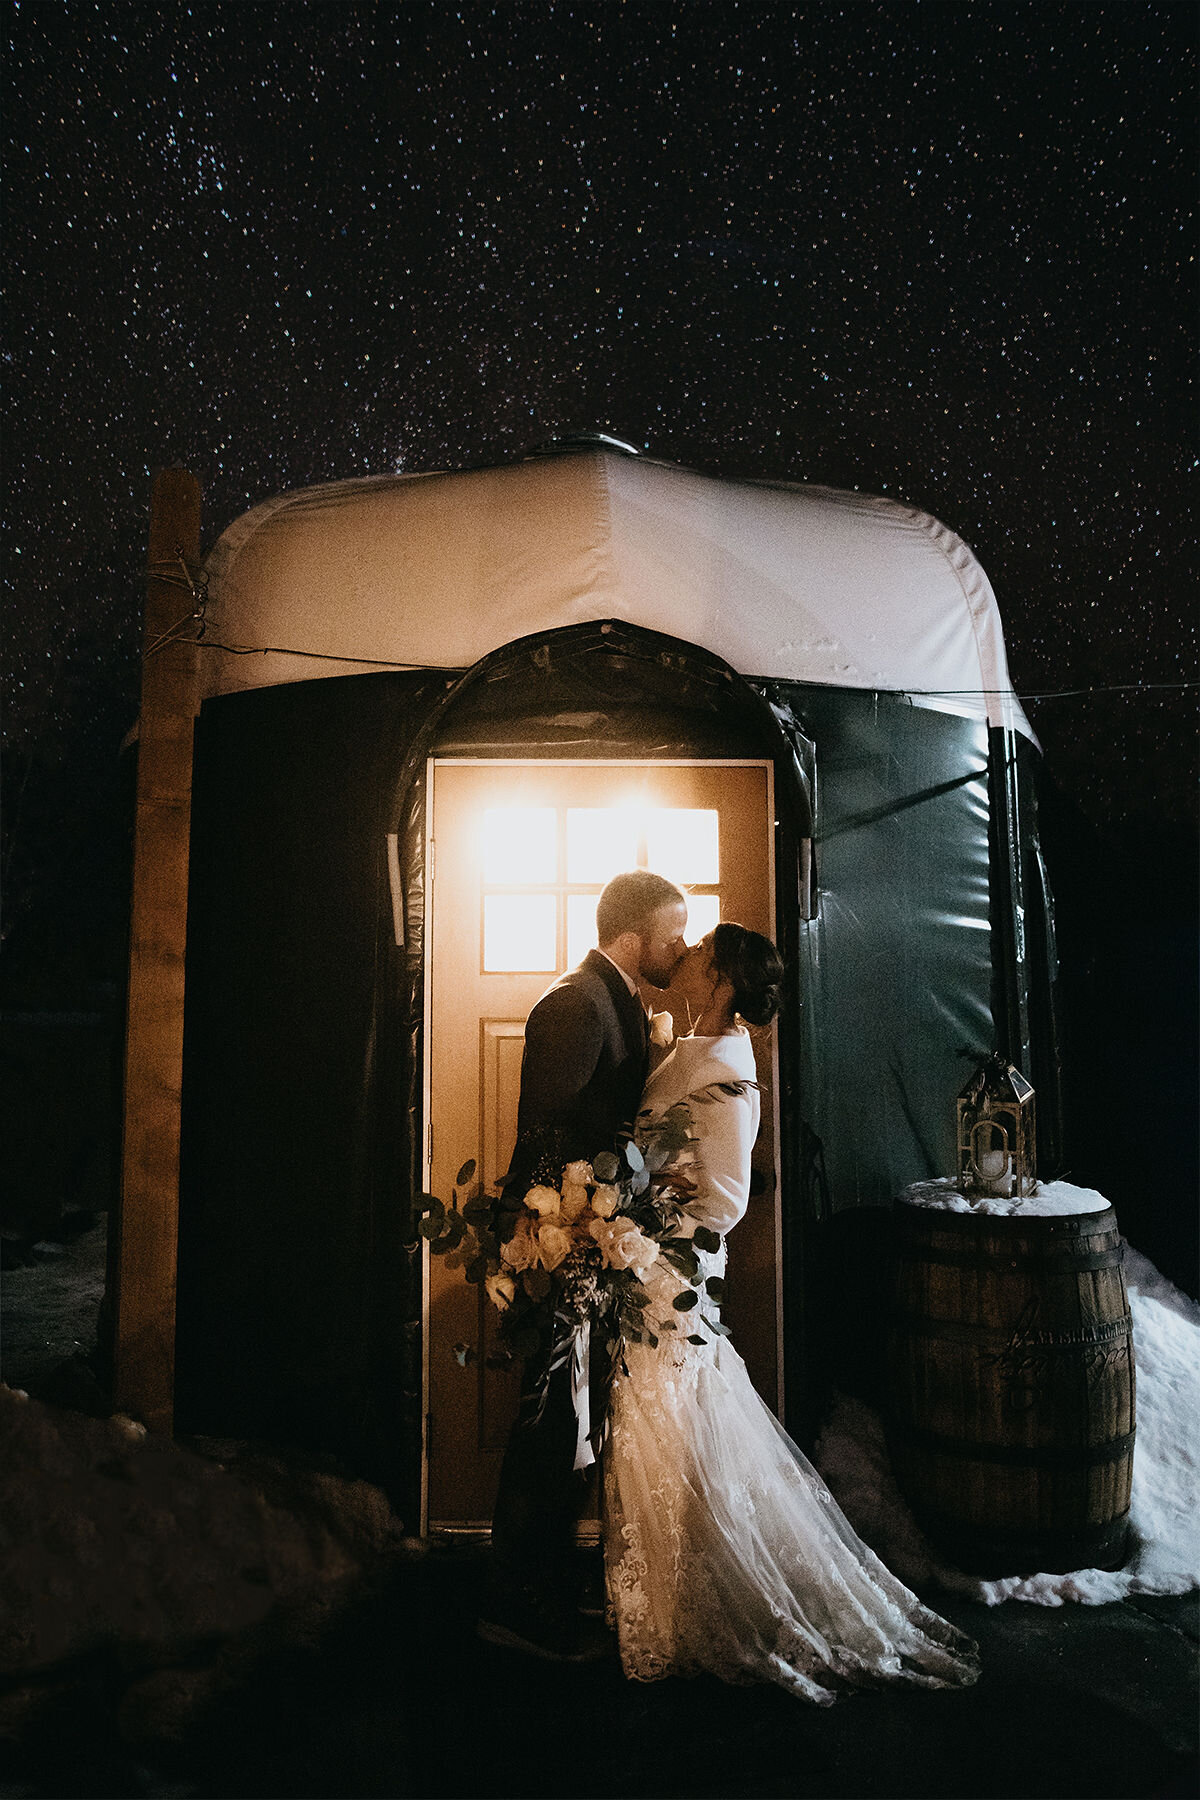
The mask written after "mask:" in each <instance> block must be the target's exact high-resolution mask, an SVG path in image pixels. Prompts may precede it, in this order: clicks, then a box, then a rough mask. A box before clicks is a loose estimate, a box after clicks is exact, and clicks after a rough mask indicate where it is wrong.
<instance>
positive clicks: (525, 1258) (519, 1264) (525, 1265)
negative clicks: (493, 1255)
mask: <svg viewBox="0 0 1200 1800" xmlns="http://www.w3.org/2000/svg"><path fill="white" fill-rule="evenodd" d="M500 1261H501V1262H502V1263H507V1265H508V1267H509V1268H510V1269H516V1270H517V1271H518V1273H519V1272H520V1271H521V1270H522V1269H532V1267H533V1265H534V1264H535V1263H536V1261H537V1244H536V1242H535V1241H534V1236H533V1228H532V1225H531V1223H530V1220H529V1216H528V1214H526V1215H524V1216H523V1217H522V1218H521V1219H520V1220H519V1221H518V1224H517V1229H516V1230H515V1231H514V1232H513V1234H512V1236H511V1237H510V1238H509V1240H508V1242H507V1244H501V1246H500Z"/></svg>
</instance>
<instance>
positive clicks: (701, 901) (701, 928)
mask: <svg viewBox="0 0 1200 1800" xmlns="http://www.w3.org/2000/svg"><path fill="white" fill-rule="evenodd" d="M687 909H688V920H687V930H686V931H685V932H684V934H683V935H684V938H685V939H686V941H687V942H688V943H689V944H698V943H699V942H700V939H701V938H702V937H703V936H704V934H705V932H706V931H711V930H712V928H713V926H714V925H719V924H720V922H721V900H720V896H719V895H718V894H689V895H688V897H687Z"/></svg>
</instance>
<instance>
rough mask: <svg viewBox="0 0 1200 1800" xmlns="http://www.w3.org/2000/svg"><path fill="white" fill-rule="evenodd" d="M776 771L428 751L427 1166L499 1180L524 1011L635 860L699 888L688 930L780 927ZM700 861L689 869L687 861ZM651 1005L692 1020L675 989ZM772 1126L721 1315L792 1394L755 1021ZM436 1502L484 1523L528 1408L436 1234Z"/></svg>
mask: <svg viewBox="0 0 1200 1800" xmlns="http://www.w3.org/2000/svg"><path fill="white" fill-rule="evenodd" d="M770 776H771V770H770V767H769V765H767V764H764V763H712V762H706V763H678V762H676V763H666V762H664V763H639V764H631V763H566V762H553V763H524V762H517V761H505V762H487V761H477V762H476V761H457V760H455V761H451V760H448V759H447V760H445V761H435V762H434V763H433V765H432V766H431V770H430V784H429V792H430V821H431V824H430V854H429V859H428V866H429V869H430V885H431V888H432V892H431V894H430V896H429V901H428V915H427V916H428V917H429V919H430V933H429V956H428V964H427V967H428V985H427V1000H426V1024H427V1044H428V1051H427V1069H428V1080H429V1087H428V1106H427V1119H428V1133H429V1136H428V1143H427V1180H428V1185H429V1187H430V1189H431V1190H432V1192H434V1193H436V1194H440V1195H442V1196H443V1197H444V1198H447V1199H448V1198H449V1195H450V1188H451V1185H452V1183H453V1179H454V1174H455V1171H456V1170H457V1169H458V1168H459V1166H460V1165H461V1164H462V1163H463V1162H465V1161H466V1160H467V1159H468V1158H469V1157H474V1158H475V1159H476V1161H477V1163H478V1165H479V1170H480V1174H481V1177H482V1179H483V1181H484V1182H485V1184H486V1185H487V1186H488V1188H489V1189H490V1188H491V1187H492V1185H493V1184H494V1183H495V1182H496V1180H497V1179H498V1177H499V1176H501V1175H502V1174H503V1173H504V1171H505V1169H506V1168H507V1167H508V1162H509V1159H510V1157H511V1154H512V1149H513V1143H514V1139H515V1135H516V1116H517V1098H518V1093H519V1087H520V1068H521V1053H522V1048H523V1041H524V1039H523V1033H524V1021H525V1019H526V1017H527V1016H528V1014H529V1012H530V1009H531V1008H532V1007H533V1005H534V1002H535V1001H536V1000H537V999H538V997H539V996H540V995H541V994H542V993H543V992H544V991H545V989H546V988H547V986H548V985H549V983H550V981H551V980H552V979H553V978H554V975H555V974H557V973H558V972H560V971H561V970H562V969H564V968H566V967H568V966H571V965H573V964H574V963H575V962H577V961H578V960H579V958H580V957H581V956H582V955H583V954H584V952H585V951H586V949H587V948H588V947H589V945H590V943H594V942H595V918H594V913H595V900H596V897H597V896H598V894H599V892H600V888H601V887H602V886H603V883H604V882H605V881H606V880H607V879H608V877H609V876H610V875H612V874H615V873H616V872H617V871H618V870H619V869H621V868H628V867H633V866H637V865H638V864H641V865H642V866H646V867H652V868H656V869H658V871H659V872H660V873H662V874H664V875H667V876H668V877H670V878H671V879H674V880H680V881H681V885H684V886H686V887H688V888H689V930H688V938H689V941H694V940H695V939H696V938H698V937H700V936H702V935H703V932H704V931H705V930H706V929H707V928H708V926H709V924H711V923H712V922H714V921H715V919H716V918H717V917H723V918H733V919H737V920H739V921H740V922H741V923H743V924H745V925H747V926H750V927H751V928H752V929H754V930H758V931H766V932H769V931H770V929H771V924H772V920H771V897H772V871H771V866H770V857H771V847H772V839H773V832H772V805H771V798H772V797H771V787H770ZM689 876H690V877H691V879H690V880H688V879H687V877H689ZM643 998H644V999H645V1001H646V1002H647V1004H649V1005H651V1006H652V1007H653V1008H654V1010H655V1011H662V1010H663V1009H664V1008H666V1009H667V1010H669V1011H671V1012H672V1013H673V1014H674V1016H675V1028H676V1031H684V1030H686V1029H687V1028H688V1020H687V1018H686V1010H685V1009H684V1008H682V1007H676V1006H674V1005H672V998H673V997H672V995H671V994H670V992H668V993H667V994H665V995H664V994H662V993H660V992H658V991H657V990H655V989H652V988H649V987H645V988H644V990H643ZM755 1037H756V1044H755V1049H756V1056H757V1060H758V1065H759V1080H760V1082H761V1084H762V1086H763V1095H762V1101H763V1131H762V1134H761V1135H760V1139H759V1143H758V1145H757V1146H756V1149H755V1165H756V1171H757V1180H756V1184H755V1185H756V1186H760V1188H761V1191H760V1192H759V1193H758V1194H756V1196H755V1197H754V1198H753V1199H752V1200H751V1202H750V1207H749V1210H748V1212H747V1216H746V1218H745V1219H744V1220H743V1222H742V1223H741V1224H740V1225H739V1226H738V1229H737V1232H736V1235H735V1236H734V1237H733V1238H732V1240H731V1243H730V1257H729V1262H730V1267H729V1275H728V1298H727V1302H726V1307H725V1317H726V1319H727V1321H728V1322H729V1324H730V1326H731V1328H732V1330H733V1332H734V1342H735V1343H736V1344H737V1347H738V1349H739V1350H740V1352H741V1354H742V1355H743V1356H744V1357H745V1358H746V1361H747V1364H748V1366H749V1368H750V1372H751V1376H752V1378H753V1379H754V1381H755V1384H756V1386H757V1387H758V1389H759V1391H760V1393H762V1394H763V1396H764V1398H766V1400H767V1402H768V1404H769V1405H771V1406H772V1407H774V1408H775V1409H776V1410H778V1409H779V1406H780V1402H781V1396H780V1391H779V1371H780V1354H779V1352H780V1344H779V1321H780V1300H779V1256H778V1245H779V1208H778V1194H777V1183H776V1179H775V1168H776V1153H775V1128H774V1120H775V1107H774V1099H773V1084H774V1066H773V1062H774V1034H773V1033H771V1032H763V1033H756V1034H755ZM427 1264H428V1267H427V1288H426V1293H427V1303H428V1314H427V1326H426V1333H425V1344H426V1378H427V1379H426V1391H427V1424H428V1432H427V1445H426V1453H427V1479H428V1487H427V1494H428V1506H427V1516H428V1520H429V1522H430V1524H431V1525H432V1526H433V1527H434V1528H437V1527H438V1526H439V1525H455V1524H458V1525H465V1524H472V1523H473V1524H484V1523H486V1521H487V1520H488V1519H489V1518H490V1516H491V1508H492V1501H493V1497H494V1494H495V1488H496V1482H497V1480H498V1478H499V1467H500V1458H501V1453H502V1451H503V1447H504V1444H505V1442H506V1440H507V1436H508V1431H509V1427H510V1425H511V1422H512V1419H513V1417H514V1415H515V1411H516V1394H517V1377H516V1374H515V1372H513V1371H507V1370H500V1369H494V1368H489V1367H488V1358H489V1355H490V1354H491V1353H492V1352H493V1351H494V1350H495V1348H496V1344H497V1340H496V1333H495V1314H494V1311H493V1309H492V1307H491V1305H490V1303H489V1302H488V1301H487V1300H486V1299H485V1298H484V1297H483V1295H482V1294H481V1293H480V1292H479V1291H478V1290H476V1289H475V1288H473V1287H471V1286H469V1285H468V1283H467V1282H466V1281H465V1279H464V1278H463V1276H462V1273H461V1271H455V1270H447V1269H446V1268H445V1267H444V1265H443V1264H442V1263H441V1261H440V1260H439V1259H438V1258H436V1257H432V1256H429V1255H428V1252H427Z"/></svg>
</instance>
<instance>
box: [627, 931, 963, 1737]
mask: <svg viewBox="0 0 1200 1800" xmlns="http://www.w3.org/2000/svg"><path fill="white" fill-rule="evenodd" d="M781 975H782V963H781V961H780V958H779V955H778V952H777V951H776V949H775V947H774V945H773V944H772V943H771V942H770V940H769V939H767V938H764V937H761V936H760V935H759V934H758V933H757V932H753V931H747V930H746V929H745V928H744V927H743V926H741V925H734V924H721V925H718V926H717V927H716V928H715V929H714V930H713V931H711V932H710V933H709V934H708V936H707V937H705V938H704V939H703V940H702V941H701V943H699V944H698V945H696V946H695V948H694V949H693V950H691V951H689V953H688V955H687V958H686V959H685V962H684V964H683V966H682V967H681V969H680V970H679V972H678V974H677V976H676V979H675V982H674V984H673V991H674V992H676V993H680V992H681V993H682V995H683V997H684V999H685V1000H686V1001H687V1003H688V1006H689V1010H690V1012H691V1013H692V1016H693V1017H694V1018H695V1028H694V1030H693V1033H692V1035H691V1036H690V1037H682V1038H679V1039H678V1040H677V1041H676V1043H675V1046H674V1048H673V1049H672V1051H671V1052H670V1054H669V1055H668V1056H667V1057H666V1058H665V1060H664V1061H663V1062H662V1063H660V1065H659V1066H658V1068H657V1069H656V1070H655V1071H654V1073H653V1074H652V1075H651V1077H650V1080H649V1082H648V1083H647V1086H646V1090H645V1094H644V1096H643V1109H642V1113H641V1115H640V1117H641V1119H642V1120H644V1121H648V1120H650V1119H652V1118H654V1117H655V1116H657V1115H659V1114H661V1113H663V1112H665V1111H666V1110H667V1109H668V1108H669V1107H671V1106H673V1105H675V1104H676V1103H677V1102H679V1101H681V1100H686V1101H689V1107H690V1112H691V1117H692V1134H693V1140H694V1142H693V1149H692V1151H691V1152H690V1153H689V1154H690V1155H691V1156H692V1158H693V1160H694V1166H693V1167H692V1168H691V1169H690V1170H689V1174H690V1176H691V1177H692V1182H693V1184H694V1188H695V1192H694V1197H693V1198H691V1199H690V1200H689V1201H688V1203H687V1205H686V1207H685V1219H684V1223H683V1226H682V1230H683V1232H684V1233H685V1234H690V1232H691V1231H693V1230H695V1228H696V1227H697V1226H706V1227H707V1228H708V1229H709V1231H710V1232H715V1233H717V1234H720V1235H721V1236H722V1239H723V1235H724V1233H725V1232H727V1231H730V1230H731V1229H732V1228H733V1226H735V1225H736V1224H737V1222H738V1220H739V1219H740V1218H741V1217H742V1215H743V1213H744V1212H745V1210H746V1201H747V1198H748V1195H749V1186H750V1151H751V1148H752V1146H753V1144H754V1140H755V1137H756V1135H757V1132H758V1123H759V1099H758V1091H757V1088H756V1087H755V1086H754V1075H755V1064H754V1052H753V1048H752V1046H751V1042H750V1038H749V1036H748V1034H747V1032H746V1030H745V1024H744V1023H743V1021H745V1023H749V1024H752V1025H765V1024H767V1023H768V1022H769V1021H770V1020H771V1019H772V1018H773V1017H774V1015H775V1012H776V1010H777V1007H778V1002H779V981H780V978H781ZM697 1254H698V1256H699V1260H700V1264H701V1273H702V1275H703V1276H704V1277H711V1276H713V1275H720V1274H722V1273H723V1271H724V1268H725V1245H724V1242H723V1241H722V1243H721V1245H720V1247H719V1249H717V1250H716V1251H705V1250H698V1251H697ZM686 1285H687V1283H686V1282H685V1281H684V1280H683V1278H682V1277H681V1276H679V1275H678V1274H676V1272H675V1271H674V1270H673V1269H672V1268H670V1267H668V1266H666V1264H665V1263H664V1261H663V1259H661V1258H660V1259H659V1261H658V1262H657V1263H656V1264H655V1265H654V1268H653V1269H652V1270H651V1271H650V1275H649V1278H648V1280H647V1286H648V1288H649V1289H650V1309H649V1312H650V1314H653V1315H656V1316H657V1317H658V1318H659V1319H660V1320H662V1319H672V1318H673V1319H674V1320H676V1321H677V1322H679V1323H680V1324H683V1323H684V1322H685V1321H692V1320H694V1319H695V1318H696V1316H697V1314H696V1312H695V1311H693V1312H688V1313H682V1312H679V1311H676V1310H674V1309H673V1305H672V1303H673V1301H674V1299H675V1297H676V1295H677V1294H679V1293H680V1292H681V1290H682V1289H683V1288H684V1287H685V1286H686ZM702 1291H703V1290H702ZM699 1310H700V1311H701V1312H705V1313H708V1314H709V1316H710V1317H711V1316H712V1308H711V1302H709V1303H707V1304H705V1305H704V1306H703V1307H701V1308H700V1309H699ZM694 1335H696V1336H699V1337H701V1338H702V1339H703V1340H704V1341H703V1342H700V1343H693V1342H691V1341H689V1340H688V1332H687V1330H686V1329H684V1330H675V1331H670V1330H663V1331H661V1332H660V1333H659V1334H658V1346H657V1348H652V1347H651V1346H650V1345H649V1344H648V1343H646V1344H628V1345H627V1346H626V1348H625V1360H624V1367H623V1368H619V1369H618V1370H617V1372H616V1375H615V1377H614V1380H613V1387H612V1395H611V1411H610V1438H609V1443H608V1447H607V1450H606V1453H605V1471H604V1540H605V1546H604V1547H605V1574H606V1581H607V1589H608V1604H609V1611H610V1616H611V1618H612V1620H613V1622H614V1623H615V1625H616V1630H617V1637H618V1643H619V1647H620V1652H621V1662H622V1665H623V1668H624V1671H625V1673H626V1675H627V1676H630V1677H631V1678H632V1679H634V1680H636V1681H657V1680H659V1679H661V1678H662V1677H663V1676H667V1675H694V1674H698V1673H700V1672H701V1671H707V1672H708V1673H711V1674H713V1675H718V1676H720V1677H721V1678H722V1679H723V1680H725V1681H730V1682H751V1681H773V1682H777V1683H779V1684H780V1686H782V1687H784V1688H787V1689H788V1690H789V1691H790V1692H792V1693H794V1694H796V1695H798V1696H799V1697H800V1698H802V1699H804V1700H809V1701H812V1702H814V1703H815V1704H817V1705H819V1706H826V1705H829V1704H831V1703H832V1702H833V1701H834V1700H835V1699H836V1698H837V1697H838V1695H839V1693H841V1692H844V1691H845V1690H846V1689H847V1688H852V1687H862V1686H868V1685H874V1684H876V1683H879V1682H882V1681H908V1682H914V1683H916V1684H917V1685H919V1686H922V1687H963V1686H967V1685H969V1684H970V1683H971V1682H973V1681H974V1680H975V1679H976V1677H977V1675H978V1673H979V1666H978V1661H977V1658H976V1650H975V1646H974V1644H972V1643H971V1641H970V1640H969V1639H968V1638H966V1637H964V1636H963V1635H962V1633H961V1632H959V1631H957V1630H956V1629H955V1628H954V1626H952V1625H949V1624H947V1622H946V1621H945V1620H944V1619H941V1618H939V1617H938V1616H937V1614H936V1613H933V1612H930V1611H929V1610H928V1609H927V1608H926V1607H924V1606H922V1605H921V1603H920V1601H919V1600H918V1599H917V1598H916V1596H915V1595H914V1594H911V1593H910V1592H909V1591H908V1589H907V1588H906V1587H904V1586H903V1585H902V1584H901V1583H900V1582H899V1581H898V1580H897V1579H896V1577H895V1576H894V1575H892V1574H891V1573H890V1572H889V1571H888V1570H887V1569H886V1568H885V1567H884V1565H883V1564H882V1563H881V1562H880V1560H879V1558H878V1557H877V1556H876V1555H875V1554H874V1552H873V1551H871V1550H869V1549H868V1548H867V1546H866V1545H865V1544H864V1543H863V1542H862V1541H861V1539H860V1538H858V1537H857V1536H856V1535H855V1533H854V1531H853V1530H852V1529H851V1527H850V1525H849V1523H848V1522H847V1520H846V1519H845V1518H844V1516H843V1515H842V1513H841V1512H840V1510H839V1509H838V1507H837V1505H836V1504H835V1502H834V1501H833V1499H832V1497H831V1496H830V1494H829V1493H828V1491H827V1490H826V1488H825V1486H824V1484H823V1483H822V1481H821V1478H820V1476H819V1475H818V1474H817V1473H816V1471H815V1470H814V1469H813V1467H812V1465H811V1464H810V1463H809V1462H807V1461H806V1459H805V1458H804V1456H803V1455H802V1453H801V1452H800V1450H798V1449H797V1447H796V1445H795V1444H794V1443H793V1442H792V1441H791V1439H790V1438H789V1437H788V1436H787V1434H786V1432H785V1431H784V1430H783V1428H782V1426H780V1425H779V1424H778V1422H777V1421H776V1419H775V1418H774V1416H773V1414H772V1413H771V1412H770V1411H769V1410H768V1408H767V1407H766V1406H765V1405H764V1404H763V1402H762V1400H760V1399H759V1397H758V1395H757V1393H756V1392H755V1390H754V1388H753V1387H752V1386H751V1384H750V1379H749V1377H748V1375H747V1373H746V1365H745V1364H744V1363H743V1361H742V1359H741V1357H740V1356H739V1355H738V1353H737V1351H736V1350H734V1348H733V1347H732V1344H731V1343H730V1341H729V1339H728V1338H721V1337H718V1336H715V1335H714V1334H713V1333H711V1332H709V1331H707V1330H706V1329H705V1328H704V1326H703V1324H700V1325H698V1326H696V1327H695V1328H694Z"/></svg>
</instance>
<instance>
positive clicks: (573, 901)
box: [567, 894, 600, 969]
mask: <svg viewBox="0 0 1200 1800" xmlns="http://www.w3.org/2000/svg"><path fill="white" fill-rule="evenodd" d="M599 898H600V896H599V894H568V895H567V967H568V969H573V968H574V967H575V965H576V963H581V962H582V961H583V959H584V957H585V956H586V955H587V953H588V951H589V950H594V949H595V948H596V902H597V900H598V899H599Z"/></svg>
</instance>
